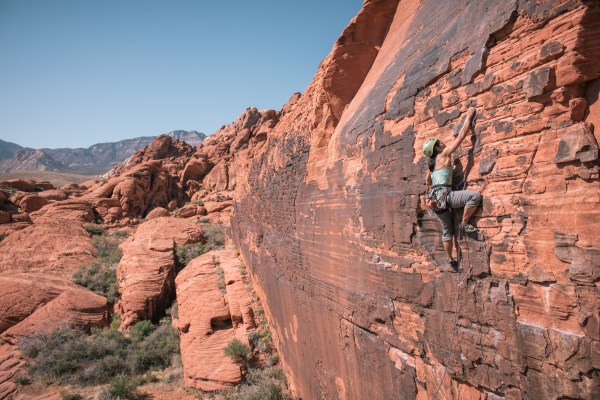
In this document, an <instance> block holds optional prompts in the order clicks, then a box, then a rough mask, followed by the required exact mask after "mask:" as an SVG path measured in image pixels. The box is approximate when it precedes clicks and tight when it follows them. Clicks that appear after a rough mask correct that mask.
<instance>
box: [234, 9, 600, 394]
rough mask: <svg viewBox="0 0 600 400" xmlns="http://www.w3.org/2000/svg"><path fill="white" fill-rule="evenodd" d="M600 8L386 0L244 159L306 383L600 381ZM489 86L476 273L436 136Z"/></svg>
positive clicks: (354, 390) (241, 210)
mask: <svg viewBox="0 0 600 400" xmlns="http://www.w3.org/2000/svg"><path fill="white" fill-rule="evenodd" d="M538 3H539V4H538ZM599 21H600V7H599V5H598V2H592V1H583V2H582V1H560V0H548V1H543V2H536V1H532V0H531V1H527V0H525V1H516V0H514V1H502V2H498V1H492V0H480V1H467V0H456V1H454V0H453V1H444V2H439V1H435V0H424V1H417V0H407V1H401V2H400V3H399V4H398V2H397V1H369V0H367V1H365V5H364V7H363V10H362V11H361V12H360V13H359V15H358V16H357V17H356V18H355V19H354V20H353V21H352V22H351V24H350V25H349V27H348V28H347V29H346V30H345V31H344V33H343V35H342V37H341V38H340V40H338V42H337V43H336V44H335V46H334V48H333V50H332V53H331V55H330V56H329V57H328V58H326V59H325V60H324V61H323V62H322V63H321V66H320V68H319V71H318V72H317V75H316V76H315V79H314V80H313V82H312V83H311V85H310V86H309V88H308V89H307V90H306V92H305V93H304V94H303V95H302V96H301V97H300V98H299V99H298V100H297V101H296V102H294V103H293V104H290V105H289V106H286V107H287V109H286V111H285V113H283V114H284V115H282V117H281V118H280V120H279V122H278V123H277V125H276V126H275V128H274V130H273V131H272V132H271V133H269V136H268V138H267V141H266V143H265V144H264V145H263V146H262V147H261V148H260V149H259V150H257V151H253V152H250V151H248V150H242V151H240V154H239V155H238V156H237V157H236V159H235V160H233V161H232V162H231V164H230V166H229V174H233V175H235V177H236V182H237V184H236V188H235V194H236V196H235V199H236V201H235V204H234V214H233V217H232V227H231V229H232V234H233V237H234V240H235V242H236V244H237V245H238V246H239V248H240V249H241V253H242V257H243V258H244V261H245V262H246V264H247V265H249V266H250V268H251V270H252V275H253V278H254V281H255V284H256V285H257V286H258V287H259V292H260V293H261V295H262V297H263V303H266V306H267V307H266V308H267V311H268V314H269V318H270V321H271V323H272V324H273V326H274V328H275V330H276V333H277V335H276V336H277V337H276V341H277V345H278V347H279V349H280V351H281V354H282V358H283V361H284V364H285V366H286V369H287V372H288V373H289V375H290V376H291V385H292V387H293V388H294V389H295V391H296V392H297V394H298V395H300V396H302V398H305V399H321V398H322V399H365V398H369V399H413V398H419V399H426V398H431V397H432V396H433V395H434V393H435V392H436V390H437V388H438V386H439V385H440V382H442V380H443V383H442V384H441V388H440V393H441V394H439V396H440V398H442V397H444V396H445V397H446V398H466V399H470V398H477V399H479V398H486V396H487V398H488V399H502V398H507V399H508V398H510V399H513V398H528V399H537V398H594V397H597V396H600V393H599V389H598V388H599V387H600V378H599V371H600V355H599V352H600V342H599V340H600V327H599V326H600V325H599V321H600V315H599V310H600V307H599V306H600V290H599V289H598V281H599V277H600V270H599V269H600V241H599V239H598V235H597V233H598V232H599V228H598V221H600V211H599V210H600V208H599V207H598V205H599V203H600V201H599V200H600V185H599V163H598V139H599V137H600V135H599V134H598V132H600V130H599V129H600V128H598V123H600V117H598V115H600V114H599V112H600V103H599V102H598V92H599V89H600V83H599V82H600V78H599V76H600V75H599V71H600V23H599ZM365 32H372V33H373V34H372V35H366V34H364V33H365ZM349 60H350V61H349ZM352 60H354V61H352ZM349 71H350V72H349ZM342 84H343V87H341V86H340V85H342ZM471 106H473V107H476V108H477V110H478V116H477V123H476V128H475V134H474V135H473V137H470V138H467V140H465V142H464V143H463V145H462V146H461V148H460V149H459V150H458V151H457V153H456V157H455V160H454V167H455V169H456V172H457V175H456V177H457V179H464V180H465V181H466V182H467V186H468V188H469V189H474V190H480V191H481V192H482V194H483V196H484V201H483V207H482V208H481V209H480V210H479V211H478V213H477V214H476V217H475V221H476V223H477V225H478V226H479V227H480V230H481V234H480V235H479V236H478V237H475V238H473V237H471V238H466V239H464V240H462V241H461V243H460V246H461V249H462V253H463V256H464V257H463V263H462V274H461V275H460V279H461V281H462V284H461V285H460V286H458V287H457V284H458V282H459V281H458V279H459V276H458V274H455V273H450V272H448V269H447V267H446V265H445V264H444V258H445V257H444V256H443V249H442V246H441V241H440V231H439V224H438V222H437V221H436V219H435V216H432V215H430V214H429V213H428V211H427V210H426V209H424V208H423V207H422V203H421V201H420V196H421V195H422V194H424V191H425V186H424V176H425V170H426V165H425V160H424V158H423V157H421V151H420V148H421V145H422V144H423V142H424V141H425V140H427V139H428V138H430V137H439V138H441V139H442V140H443V141H450V140H451V139H452V132H453V131H454V130H455V129H456V128H457V126H458V125H459V124H460V122H461V120H462V118H463V115H464V113H465V111H466V110H467V109H468V107H471ZM594 125H596V127H595V126H594ZM244 154H245V155H244ZM457 292H458V293H457ZM457 295H458V302H457ZM456 304H458V313H457V315H456V319H455V314H454V310H455V306H456ZM452 338H454V339H453V340H452ZM450 352H451V355H449V354H450ZM446 367H447V374H445V370H446Z"/></svg>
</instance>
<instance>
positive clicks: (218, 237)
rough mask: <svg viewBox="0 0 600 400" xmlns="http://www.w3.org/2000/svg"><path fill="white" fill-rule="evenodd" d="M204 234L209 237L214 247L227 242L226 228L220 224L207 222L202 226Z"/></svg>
mask: <svg viewBox="0 0 600 400" xmlns="http://www.w3.org/2000/svg"><path fill="white" fill-rule="evenodd" d="M202 230H203V231H204V236H206V238H207V243H208V244H210V245H211V247H212V248H213V249H215V248H218V247H221V246H223V245H224V244H225V230H224V229H223V225H220V224H207V225H205V226H203V227H202Z"/></svg>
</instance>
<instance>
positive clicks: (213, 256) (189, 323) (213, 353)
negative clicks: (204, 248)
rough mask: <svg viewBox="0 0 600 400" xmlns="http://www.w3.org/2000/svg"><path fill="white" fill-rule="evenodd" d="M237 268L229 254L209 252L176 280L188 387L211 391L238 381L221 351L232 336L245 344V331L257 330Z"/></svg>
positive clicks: (238, 375) (238, 369) (235, 368)
mask: <svg viewBox="0 0 600 400" xmlns="http://www.w3.org/2000/svg"><path fill="white" fill-rule="evenodd" d="M239 265H240V260H239V258H238V257H237V256H236V255H235V252H234V251H232V250H219V251H210V252H208V253H206V254H204V255H202V256H200V257H197V258H195V259H194V260H192V262H190V264H189V265H188V266H187V267H186V268H185V269H184V270H183V271H181V273H180V274H179V275H178V276H177V279H176V280H175V283H176V286H177V301H178V306H179V307H178V310H179V320H178V321H177V326H178V329H179V332H180V338H181V361H182V362H183V368H184V377H183V378H184V382H185V384H186V385H187V386H190V387H195V388H197V389H201V390H204V391H214V390H218V389H224V388H227V387H231V386H233V385H235V384H237V383H239V382H240V381H241V380H242V370H241V367H240V365H238V364H236V363H235V362H233V361H232V360H231V358H229V357H228V356H227V355H225V353H224V352H223V349H224V348H225V347H226V346H227V344H228V343H229V342H230V341H231V340H232V339H234V338H237V339H239V340H241V341H243V342H245V343H246V344H248V331H249V330H250V329H254V328H256V322H255V320H254V311H253V308H252V299H251V297H250V294H249V293H248V291H247V290H246V289H247V287H246V284H245V282H244V278H243V276H242V275H241V272H240V267H239ZM219 274H221V277H219ZM219 280H221V282H219Z"/></svg>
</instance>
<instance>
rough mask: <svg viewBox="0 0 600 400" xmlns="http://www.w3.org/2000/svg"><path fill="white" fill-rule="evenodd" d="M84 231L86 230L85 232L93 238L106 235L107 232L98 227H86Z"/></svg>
mask: <svg viewBox="0 0 600 400" xmlns="http://www.w3.org/2000/svg"><path fill="white" fill-rule="evenodd" d="M83 229H85V231H86V232H87V233H89V234H90V235H92V236H101V235H104V234H106V230H104V228H102V227H101V226H98V225H85V226H84V227H83Z"/></svg>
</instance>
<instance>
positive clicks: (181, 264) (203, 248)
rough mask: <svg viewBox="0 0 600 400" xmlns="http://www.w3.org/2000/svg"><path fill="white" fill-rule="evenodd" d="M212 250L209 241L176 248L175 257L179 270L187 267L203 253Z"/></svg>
mask: <svg viewBox="0 0 600 400" xmlns="http://www.w3.org/2000/svg"><path fill="white" fill-rule="evenodd" d="M210 250H212V247H211V245H210V244H208V243H190V244H185V245H182V246H177V247H176V248H175V257H176V261H177V272H179V271H181V270H182V269H183V268H185V267H186V266H187V265H188V264H189V263H190V261H192V260H193V259H194V258H196V257H200V256H201V255H202V254H204V253H207V252H209V251H210Z"/></svg>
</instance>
